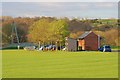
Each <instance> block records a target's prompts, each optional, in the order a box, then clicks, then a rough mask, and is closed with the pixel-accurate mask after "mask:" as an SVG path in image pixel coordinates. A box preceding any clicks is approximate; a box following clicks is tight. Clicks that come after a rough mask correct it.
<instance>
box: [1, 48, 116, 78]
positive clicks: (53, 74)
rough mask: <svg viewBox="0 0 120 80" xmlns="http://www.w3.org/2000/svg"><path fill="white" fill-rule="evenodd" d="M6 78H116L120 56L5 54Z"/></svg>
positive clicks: (42, 53)
mask: <svg viewBox="0 0 120 80" xmlns="http://www.w3.org/2000/svg"><path fill="white" fill-rule="evenodd" d="M2 59H3V60H2V61H3V65H2V70H3V73H2V77H3V78H117V77H118V53H108V52H107V53H102V52H92V51H91V52H86V51H85V52H64V51H63V52H62V51H61V52H60V51H55V52H54V51H53V52H38V51H24V50H19V51H18V50H3V51H2Z"/></svg>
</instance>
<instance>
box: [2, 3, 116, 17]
mask: <svg viewBox="0 0 120 80" xmlns="http://www.w3.org/2000/svg"><path fill="white" fill-rule="evenodd" d="M2 15H3V16H12V17H18V16H22V17H23V16H24V17H26V16H27V17H34V16H54V17H69V18H72V17H79V18H117V17H118V3H117V2H3V3H2Z"/></svg>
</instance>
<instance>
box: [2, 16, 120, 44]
mask: <svg viewBox="0 0 120 80" xmlns="http://www.w3.org/2000/svg"><path fill="white" fill-rule="evenodd" d="M13 21H14V22H15V23H16V27H17V31H18V36H19V40H20V43H23V42H33V43H38V42H40V43H42V44H44V43H49V44H50V43H51V44H55V43H56V42H61V43H64V40H65V37H71V38H77V37H78V36H80V35H81V34H82V33H84V32H85V31H90V30H92V31H94V32H95V33H96V34H99V35H100V36H101V37H102V42H101V43H102V44H109V45H113V46H120V45H119V43H118V41H119V40H118V39H119V38H120V37H119V34H120V32H118V31H119V25H118V20H117V19H77V18H73V19H69V18H67V17H64V18H59V19H58V18H56V17H44V16H43V17H34V18H30V17H15V18H13V17H10V16H2V18H1V19H0V25H1V27H2V29H1V31H0V34H1V35H2V44H3V45H5V44H10V43H11V30H12V25H11V24H12V22H13Z"/></svg>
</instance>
